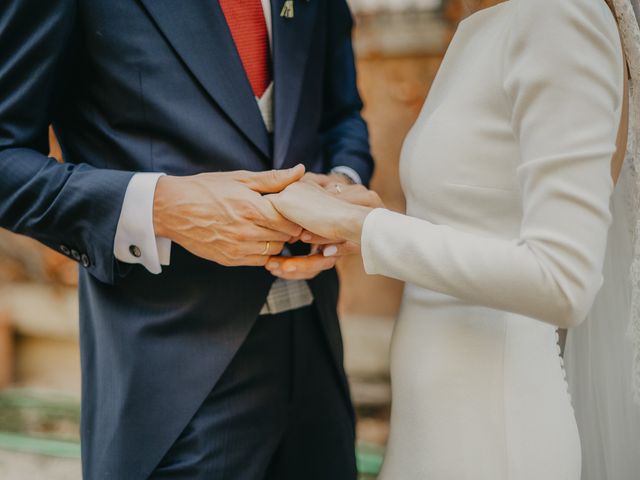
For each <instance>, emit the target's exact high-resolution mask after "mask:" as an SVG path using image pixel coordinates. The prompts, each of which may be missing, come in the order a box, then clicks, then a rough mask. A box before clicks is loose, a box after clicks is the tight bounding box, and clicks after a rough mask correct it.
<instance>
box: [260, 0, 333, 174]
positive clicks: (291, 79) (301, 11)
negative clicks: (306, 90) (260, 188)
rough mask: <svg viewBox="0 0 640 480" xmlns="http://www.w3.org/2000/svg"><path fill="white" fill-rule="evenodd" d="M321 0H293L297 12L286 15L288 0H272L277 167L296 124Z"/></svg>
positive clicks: (275, 162) (284, 154)
mask: <svg viewBox="0 0 640 480" xmlns="http://www.w3.org/2000/svg"><path fill="white" fill-rule="evenodd" d="M320 1H321V0H294V7H295V16H294V17H293V18H283V17H281V16H280V11H281V10H282V6H283V5H284V2H285V0H271V17H272V29H273V80H274V87H275V95H274V103H275V105H274V107H275V108H274V121H275V132H274V133H275V138H274V167H275V168H282V167H283V166H285V165H284V163H285V161H286V157H287V152H288V150H289V144H290V142H291V133H292V131H293V127H294V125H295V120H296V116H297V113H298V105H299V103H300V94H301V89H302V82H303V79H304V71H305V68H306V65H307V62H308V61H310V59H309V57H308V51H309V46H310V42H311V38H312V36H313V31H314V26H315V19H316V10H317V7H316V5H317V4H318V3H319V2H320Z"/></svg>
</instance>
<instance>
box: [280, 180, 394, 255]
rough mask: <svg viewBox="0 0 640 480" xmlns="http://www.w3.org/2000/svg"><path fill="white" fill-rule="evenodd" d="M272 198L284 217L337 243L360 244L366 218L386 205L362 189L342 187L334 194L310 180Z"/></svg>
mask: <svg viewBox="0 0 640 480" xmlns="http://www.w3.org/2000/svg"><path fill="white" fill-rule="evenodd" d="M268 198H269V200H271V202H272V203H273V205H274V207H275V208H276V210H278V212H280V214H281V215H282V216H284V217H286V218H287V219H289V220H290V221H292V222H294V223H296V224H298V225H300V226H301V227H303V228H304V229H305V230H307V231H308V232H310V233H312V234H315V235H317V236H319V237H323V238H324V239H327V240H329V241H333V242H335V243H343V242H345V241H349V242H352V243H355V244H358V245H359V244H360V235H361V233H362V225H363V223H364V219H365V218H366V216H367V215H368V214H369V212H370V211H371V210H372V209H373V208H378V207H381V206H383V205H382V202H381V201H380V198H379V197H378V196H377V195H376V194H375V193H373V192H370V191H369V190H367V189H366V188H364V187H362V186H359V185H339V188H338V187H337V186H336V188H335V193H330V191H329V189H327V188H326V187H322V186H320V185H318V184H317V183H315V182H310V181H301V182H297V183H294V184H292V185H289V186H288V187H287V188H286V189H285V190H283V191H282V192H281V193H279V194H277V195H270V196H269V197H268ZM352 202H353V203H352Z"/></svg>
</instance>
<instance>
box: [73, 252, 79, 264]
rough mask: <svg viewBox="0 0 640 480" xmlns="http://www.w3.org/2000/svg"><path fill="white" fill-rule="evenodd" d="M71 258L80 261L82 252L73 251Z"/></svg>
mask: <svg viewBox="0 0 640 480" xmlns="http://www.w3.org/2000/svg"><path fill="white" fill-rule="evenodd" d="M71 256H72V257H73V259H74V260H75V261H76V262H79V261H80V252H78V251H77V250H71Z"/></svg>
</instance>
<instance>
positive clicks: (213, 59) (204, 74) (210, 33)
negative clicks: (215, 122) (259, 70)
mask: <svg viewBox="0 0 640 480" xmlns="http://www.w3.org/2000/svg"><path fill="white" fill-rule="evenodd" d="M140 1H141V3H142V4H143V5H144V7H145V8H146V10H147V12H148V13H149V15H150V16H151V17H152V18H153V20H154V22H155V23H156V25H157V27H158V28H159V29H160V31H161V32H162V33H163V35H164V36H165V38H166V39H167V41H168V42H169V43H170V44H171V45H172V47H173V48H174V49H175V52H176V53H177V55H178V56H179V57H180V58H181V59H182V61H183V62H184V64H185V65H186V67H187V69H188V70H190V71H191V73H192V74H193V76H194V77H195V78H196V79H197V81H198V82H199V83H200V84H201V85H202V87H203V88H204V89H205V91H206V92H207V93H208V94H209V95H210V96H211V97H212V98H213V99H214V100H215V101H216V103H217V104H218V105H219V106H220V108H222V110H224V111H225V112H226V114H227V115H228V116H229V118H230V119H231V121H232V122H233V123H235V125H236V126H237V127H238V128H239V129H240V130H241V131H242V132H243V133H244V134H245V135H246V137H247V138H248V139H249V140H250V141H252V142H253V143H254V144H255V146H256V147H257V148H258V149H259V150H260V151H261V152H262V153H263V154H264V155H265V156H266V157H268V158H270V157H271V151H270V140H269V135H268V133H267V130H266V128H265V125H264V122H263V120H262V117H261V115H260V110H259V108H258V105H257V102H256V101H255V97H254V96H253V92H252V90H251V86H250V84H249V81H248V79H247V76H246V73H245V71H244V67H243V66H242V62H241V61H240V56H239V55H238V52H237V49H236V47H235V44H234V42H233V37H232V36H231V32H230V31H229V27H228V26H227V22H226V19H225V18H224V14H223V13H222V10H221V8H220V4H219V3H218V1H217V0H140ZM275 1H277V0H275Z"/></svg>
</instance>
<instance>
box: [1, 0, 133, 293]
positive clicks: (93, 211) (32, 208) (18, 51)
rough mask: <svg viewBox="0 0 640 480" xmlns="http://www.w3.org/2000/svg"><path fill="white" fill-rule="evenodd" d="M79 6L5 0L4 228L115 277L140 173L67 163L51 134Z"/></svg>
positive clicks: (60, 0) (70, 0) (70, 1)
mask: <svg viewBox="0 0 640 480" xmlns="http://www.w3.org/2000/svg"><path fill="white" fill-rule="evenodd" d="M76 3H77V2H76V1H75V0H48V1H46V2H39V1H36V0H5V1H4V2H2V6H0V92H2V93H1V94H0V198H2V201H1V202H0V227H2V228H6V229H9V230H11V231H13V232H15V233H19V234H24V235H27V236H30V237H33V238H35V239H37V240H39V241H40V242H42V243H43V244H45V245H47V246H49V247H51V248H53V249H55V250H57V251H60V252H62V253H64V254H66V255H68V256H70V257H71V258H74V259H75V260H77V261H78V262H79V263H81V264H82V265H83V266H84V267H85V268H87V269H88V270H89V271H90V272H91V273H92V274H93V275H94V276H95V277H97V278H98V279H99V280H101V281H103V282H107V283H110V282H112V281H113V279H114V269H115V263H116V262H115V259H114V255H113V239H114V236H115V232H116V226H117V223H118V218H119V215H120V209H121V206H122V201H123V198H124V194H125V191H126V188H127V185H128V183H129V180H130V178H131V177H132V175H133V173H131V172H121V171H114V170H103V169H96V168H94V167H92V166H90V165H88V164H85V163H78V164H71V163H65V164H61V163H58V162H56V160H54V159H52V158H49V157H48V151H49V145H48V136H47V130H48V126H49V124H50V123H51V121H52V116H53V112H54V110H55V106H56V103H57V102H58V101H61V100H62V99H61V98H59V96H60V92H61V90H62V88H61V86H62V85H64V82H65V78H64V75H63V73H64V72H65V70H66V69H65V68H63V67H64V61H65V58H66V57H67V54H68V52H69V51H70V49H71V47H72V46H73V43H74V41H75V40H74V26H75V24H76V14H77V12H76Z"/></svg>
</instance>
